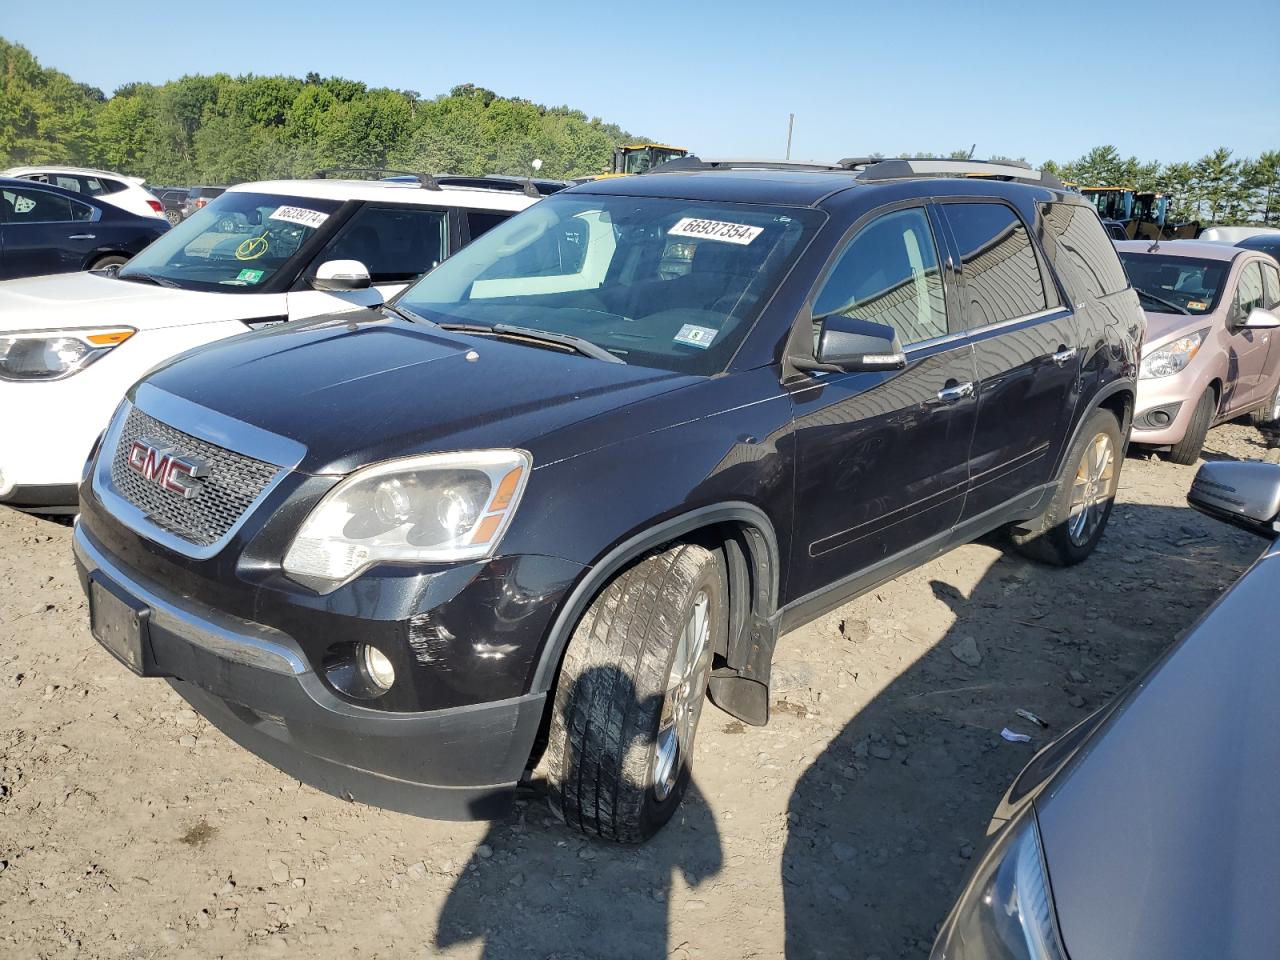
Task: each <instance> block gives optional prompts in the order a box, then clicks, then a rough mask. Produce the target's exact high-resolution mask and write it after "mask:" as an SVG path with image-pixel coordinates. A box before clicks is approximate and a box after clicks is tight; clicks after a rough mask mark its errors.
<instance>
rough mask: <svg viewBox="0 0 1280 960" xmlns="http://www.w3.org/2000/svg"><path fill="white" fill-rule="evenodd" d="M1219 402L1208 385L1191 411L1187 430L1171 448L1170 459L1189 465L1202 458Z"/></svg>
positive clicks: (1173, 461) (1185, 465)
mask: <svg viewBox="0 0 1280 960" xmlns="http://www.w3.org/2000/svg"><path fill="white" fill-rule="evenodd" d="M1216 406H1217V402H1216V400H1215V398H1214V395H1213V387H1206V388H1205V391H1204V393H1202V394H1200V399H1199V400H1197V401H1196V408H1195V409H1194V410H1193V411H1191V421H1190V422H1189V423H1188V424H1187V432H1186V433H1184V434H1183V435H1182V439H1181V440H1179V441H1178V442H1177V443H1175V444H1174V445H1173V446H1172V447H1170V448H1169V460H1170V462H1172V463H1180V464H1182V465H1183V466H1184V467H1189V466H1191V464H1193V463H1195V462H1196V461H1197V460H1199V459H1200V451H1201V450H1203V449H1204V438H1205V437H1207V436H1208V435H1209V424H1211V423H1213V411H1214V409H1215V407H1216Z"/></svg>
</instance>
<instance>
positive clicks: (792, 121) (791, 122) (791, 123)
mask: <svg viewBox="0 0 1280 960" xmlns="http://www.w3.org/2000/svg"><path fill="white" fill-rule="evenodd" d="M795 125H796V115H795V114H794V113H789V114H787V159H788V160H790V159H791V131H792V130H793V129H795Z"/></svg>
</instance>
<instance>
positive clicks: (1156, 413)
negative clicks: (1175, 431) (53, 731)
mask: <svg viewBox="0 0 1280 960" xmlns="http://www.w3.org/2000/svg"><path fill="white" fill-rule="evenodd" d="M1148 419H1149V420H1150V421H1151V422H1152V423H1154V424H1155V425H1156V426H1157V427H1163V426H1164V425H1165V424H1167V423H1168V422H1169V412H1168V411H1167V410H1153V411H1151V414H1150V415H1149V417H1148Z"/></svg>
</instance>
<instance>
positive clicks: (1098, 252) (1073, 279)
mask: <svg viewBox="0 0 1280 960" xmlns="http://www.w3.org/2000/svg"><path fill="white" fill-rule="evenodd" d="M1040 212H1041V215H1042V217H1043V218H1044V227H1045V234H1046V235H1047V236H1048V237H1049V238H1050V240H1051V241H1052V242H1050V243H1046V244H1045V252H1046V253H1047V254H1048V255H1049V259H1051V260H1052V261H1053V266H1054V268H1055V269H1056V270H1057V271H1058V276H1059V277H1061V278H1062V282H1063V284H1064V285H1065V286H1066V288H1067V293H1068V294H1069V295H1070V296H1071V300H1072V302H1074V303H1082V302H1084V301H1085V300H1091V299H1094V298H1096V297H1101V296H1105V295H1106V294H1108V293H1115V292H1117V291H1118V290H1123V289H1124V288H1125V287H1127V286H1129V280H1128V278H1127V277H1126V276H1125V273H1124V268H1123V267H1121V266H1120V259H1119V257H1117V256H1116V248H1115V247H1114V246H1112V245H1111V239H1110V238H1109V237H1108V236H1107V233H1106V231H1105V230H1104V229H1103V226H1102V222H1101V221H1100V220H1099V219H1098V214H1097V212H1096V211H1094V209H1093V207H1089V206H1085V205H1084V204H1081V203H1043V204H1041V205H1040Z"/></svg>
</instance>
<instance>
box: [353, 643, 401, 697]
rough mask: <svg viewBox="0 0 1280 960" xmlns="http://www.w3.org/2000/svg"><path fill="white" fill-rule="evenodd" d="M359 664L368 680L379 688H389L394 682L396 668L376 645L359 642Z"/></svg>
mask: <svg viewBox="0 0 1280 960" xmlns="http://www.w3.org/2000/svg"><path fill="white" fill-rule="evenodd" d="M360 666H361V667H362V668H363V669H364V675H365V676H366V677H368V679H369V682H370V683H372V684H373V685H374V686H375V687H377V688H378V689H379V690H390V689H391V685H392V684H393V683H395V682H396V668H395V667H393V666H392V665H391V661H390V660H388V659H387V656H386V654H384V653H383V652H382V651H381V650H379V649H378V648H377V647H371V646H369V644H367V643H362V644H360Z"/></svg>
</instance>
